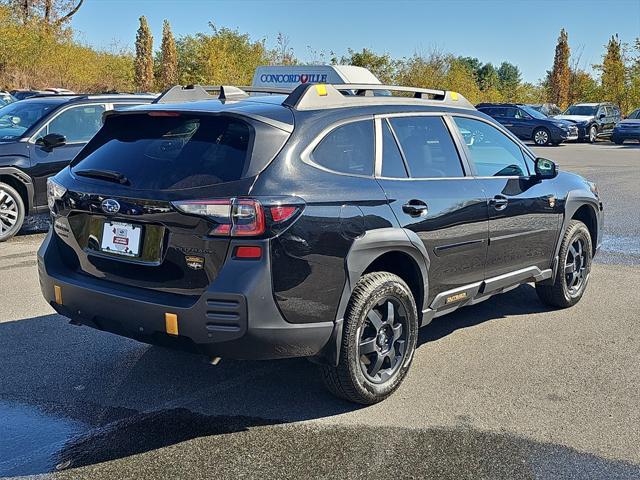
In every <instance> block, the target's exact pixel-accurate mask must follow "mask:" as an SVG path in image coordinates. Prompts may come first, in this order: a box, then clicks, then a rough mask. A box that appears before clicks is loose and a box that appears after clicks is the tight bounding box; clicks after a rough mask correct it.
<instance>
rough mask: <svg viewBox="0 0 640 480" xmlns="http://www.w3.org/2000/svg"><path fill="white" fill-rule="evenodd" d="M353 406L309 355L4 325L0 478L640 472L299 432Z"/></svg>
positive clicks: (406, 432)
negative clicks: (231, 355) (201, 348)
mask: <svg viewBox="0 0 640 480" xmlns="http://www.w3.org/2000/svg"><path fill="white" fill-rule="evenodd" d="M539 311H543V309H542V307H541V304H540V303H539V302H538V301H537V299H536V296H535V291H534V290H533V288H532V287H530V286H523V287H520V288H518V289H516V290H514V291H512V292H510V293H508V294H505V295H503V296H502V297H496V298H493V299H490V300H488V301H486V302H484V303H482V304H480V305H477V306H475V307H471V308H467V309H463V310H460V311H458V312H456V313H454V314H452V315H450V316H448V317H444V318H441V319H436V320H435V321H434V322H433V323H432V324H431V325H430V326H429V327H426V328H425V329H424V330H423V331H422V333H421V337H420V344H421V345H422V346H421V347H420V348H424V344H425V343H428V342H430V341H435V340H437V339H439V338H442V337H443V336H445V335H448V334H449V333H451V332H452V331H454V330H456V329H461V328H468V327H472V326H474V325H478V324H480V323H482V322H485V321H494V320H496V321H499V319H500V318H501V317H505V316H507V315H514V314H516V315H518V314H522V315H526V314H528V313H531V312H539ZM357 408H360V407H358V406H355V405H352V404H349V403H347V402H343V401H340V400H337V399H335V398H333V397H332V396H331V395H329V394H328V393H326V392H325V390H324V388H323V386H322V385H321V382H320V379H319V375H317V374H316V371H315V368H314V366H313V365H312V364H310V363H309V362H307V361H306V360H302V359H297V360H285V361H273V362H249V361H245V362H240V361H231V360H228V361H224V360H223V362H222V363H221V364H220V365H219V366H217V367H213V366H210V365H208V364H207V363H206V362H205V361H204V360H203V359H202V358H201V357H198V356H195V355H191V354H187V353H182V352H177V351H172V350H166V349H163V348H160V347H149V346H147V345H143V344H140V343H138V342H135V341H133V340H128V339H125V338H121V337H117V336H114V335H111V334H107V333H103V332H98V331H95V330H92V329H90V328H87V327H75V326H71V325H69V324H68V323H67V322H66V321H65V319H63V317H60V316H58V315H48V316H42V317H36V318H31V319H25V320H21V321H17V322H7V323H0V418H2V419H3V421H2V422H0V476H11V475H30V474H40V473H47V472H52V471H56V470H60V471H59V472H58V475H61V476H62V477H66V476H69V477H70V478H77V477H78V476H82V477H84V478H140V477H141V476H144V477H146V478H160V477H167V476H168V477H186V476H188V475H187V472H188V471H189V469H193V471H192V472H191V473H193V475H192V478H202V474H203V472H207V471H208V472H215V478H237V477H240V476H243V475H244V476H246V477H251V478H255V477H267V478H335V477H336V475H337V476H338V477H342V478H365V477H369V478H371V477H374V478H379V477H383V476H386V477H389V476H394V474H393V473H394V472H404V473H403V474H402V475H400V477H418V478H429V477H433V476H437V477H439V478H477V477H485V478H513V479H515V478H558V477H563V475H564V476H566V477H567V478H573V477H577V478H585V477H589V478H638V476H639V474H640V469H639V468H638V467H636V466H633V465H630V464H627V463H624V462H615V461H608V460H604V459H600V458H598V457H595V456H593V455H587V454H582V453H578V452H576V451H574V450H571V449H569V448H566V447H562V446H557V445H551V444H542V443H538V442H533V441H529V440H525V439H521V438H519V437H515V436H512V435H509V434H494V433H487V432H482V431H479V430H474V429H470V428H459V429H438V428H434V429H404V428H389V427H371V426H364V425H361V426H330V427H328V426H320V425H317V424H313V425H309V424H297V423H293V424H292V422H298V421H303V420H312V419H319V418H325V417H330V416H333V415H339V414H343V413H348V412H350V411H353V410H355V409H357ZM395 408H397V406H396V407H395ZM141 472H143V473H144V475H141ZM395 476H396V477H397V476H398V475H397V474H396V475H395ZM210 478H213V477H210Z"/></svg>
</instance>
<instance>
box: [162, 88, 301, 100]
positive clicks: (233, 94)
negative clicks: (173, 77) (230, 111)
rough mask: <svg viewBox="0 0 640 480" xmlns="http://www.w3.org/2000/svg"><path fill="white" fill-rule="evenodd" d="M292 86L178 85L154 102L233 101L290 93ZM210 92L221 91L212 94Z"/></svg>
mask: <svg viewBox="0 0 640 480" xmlns="http://www.w3.org/2000/svg"><path fill="white" fill-rule="evenodd" d="M291 91H292V89H290V88H269V87H234V86H231V85H215V86H213V85H185V86H182V85H176V86H175V87H171V88H170V89H168V90H166V91H165V92H163V93H162V94H161V95H160V96H159V97H158V98H156V100H155V101H154V102H153V103H180V102H194V101H198V100H222V101H225V100H226V101H233V100H242V99H244V98H248V97H249V94H250V93H266V94H280V95H289V94H290V93H291ZM209 92H219V94H218V95H211V94H210V93H209Z"/></svg>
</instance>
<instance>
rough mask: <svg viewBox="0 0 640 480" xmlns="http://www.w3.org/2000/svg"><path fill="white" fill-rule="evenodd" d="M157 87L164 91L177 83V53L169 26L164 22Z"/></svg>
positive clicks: (166, 21) (167, 22)
mask: <svg viewBox="0 0 640 480" xmlns="http://www.w3.org/2000/svg"><path fill="white" fill-rule="evenodd" d="M158 63H159V64H160V78H159V82H158V83H159V86H160V88H161V89H163V90H165V89H167V88H169V87H172V86H173V85H176V84H177V83H178V51H177V49H176V41H175V39H174V38H173V32H172V31H171V25H169V21H168V20H165V21H164V24H163V26H162V47H161V50H160V54H159V62H158Z"/></svg>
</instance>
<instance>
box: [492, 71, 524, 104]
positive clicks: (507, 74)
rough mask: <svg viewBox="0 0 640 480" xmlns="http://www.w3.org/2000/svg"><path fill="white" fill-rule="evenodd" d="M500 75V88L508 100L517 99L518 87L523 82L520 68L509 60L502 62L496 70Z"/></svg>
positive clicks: (503, 96)
mask: <svg viewBox="0 0 640 480" xmlns="http://www.w3.org/2000/svg"><path fill="white" fill-rule="evenodd" d="M496 73H497V75H498V90H499V91H500V93H501V94H502V98H504V100H505V101H507V102H513V101H515V99H516V97H517V96H518V87H520V84H521V83H522V75H521V74H520V69H518V67H516V66H515V65H513V64H511V63H509V62H502V64H501V65H500V68H498V71H497V72H496Z"/></svg>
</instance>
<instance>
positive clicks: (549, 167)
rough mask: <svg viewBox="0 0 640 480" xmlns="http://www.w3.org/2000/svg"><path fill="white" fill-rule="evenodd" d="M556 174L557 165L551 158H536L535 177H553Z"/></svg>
mask: <svg viewBox="0 0 640 480" xmlns="http://www.w3.org/2000/svg"><path fill="white" fill-rule="evenodd" d="M556 175H558V167H556V164H555V163H554V162H552V161H551V160H548V159H546V158H542V157H538V158H536V177H537V178H539V179H545V178H554V177H555V176H556Z"/></svg>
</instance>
